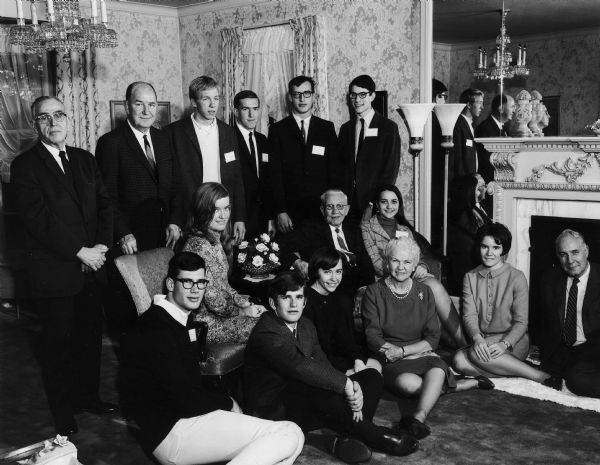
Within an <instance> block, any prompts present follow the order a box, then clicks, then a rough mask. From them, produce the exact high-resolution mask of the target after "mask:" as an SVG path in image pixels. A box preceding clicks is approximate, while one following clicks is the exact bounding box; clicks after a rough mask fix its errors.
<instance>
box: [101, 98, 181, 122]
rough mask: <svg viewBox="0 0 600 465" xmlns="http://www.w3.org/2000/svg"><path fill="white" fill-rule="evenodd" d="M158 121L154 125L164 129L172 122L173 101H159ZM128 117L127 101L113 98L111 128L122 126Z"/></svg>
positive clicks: (111, 102) (111, 103)
mask: <svg viewBox="0 0 600 465" xmlns="http://www.w3.org/2000/svg"><path fill="white" fill-rule="evenodd" d="M157 103H158V107H157V109H156V121H154V124H153V126H154V127H155V128H157V129H162V128H164V127H165V126H167V125H168V124H170V123H171V102H157ZM125 119H127V112H126V111H125V101H123V100H111V101H110V128H111V129H114V128H116V127H117V126H120V125H121V124H122V123H124V122H125Z"/></svg>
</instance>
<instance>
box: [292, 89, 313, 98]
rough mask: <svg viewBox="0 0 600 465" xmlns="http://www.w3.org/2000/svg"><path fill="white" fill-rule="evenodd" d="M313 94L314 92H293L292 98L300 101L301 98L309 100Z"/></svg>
mask: <svg viewBox="0 0 600 465" xmlns="http://www.w3.org/2000/svg"><path fill="white" fill-rule="evenodd" d="M312 94H314V92H313V91H312V90H305V91H304V92H292V98H293V99H296V100H300V97H304V98H308V97H310V96H311V95H312Z"/></svg>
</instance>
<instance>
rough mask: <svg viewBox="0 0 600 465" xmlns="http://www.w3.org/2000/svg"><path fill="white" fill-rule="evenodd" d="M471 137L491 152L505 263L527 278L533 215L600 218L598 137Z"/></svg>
mask: <svg viewBox="0 0 600 465" xmlns="http://www.w3.org/2000/svg"><path fill="white" fill-rule="evenodd" d="M476 141H477V142H480V143H482V144H483V145H484V147H485V149H486V150H487V151H488V152H490V153H491V155H490V161H491V163H492V165H493V166H494V170H495V174H494V180H495V186H494V220H495V221H498V222H501V223H504V224H506V225H507V226H508V227H509V229H510V230H511V231H512V233H513V250H511V252H510V255H509V261H510V262H511V263H512V264H513V265H515V266H517V267H518V268H520V269H521V270H523V271H524V272H525V275H526V276H528V275H529V227H530V225H531V216H532V215H541V216H561V217H569V218H600V137H530V138H507V137H503V138H479V139H476ZM549 252H551V251H549Z"/></svg>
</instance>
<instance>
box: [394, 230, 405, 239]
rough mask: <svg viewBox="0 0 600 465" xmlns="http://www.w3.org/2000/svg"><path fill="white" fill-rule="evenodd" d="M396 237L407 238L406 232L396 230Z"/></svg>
mask: <svg viewBox="0 0 600 465" xmlns="http://www.w3.org/2000/svg"><path fill="white" fill-rule="evenodd" d="M398 237H408V232H407V231H401V230H398V229H396V238H398Z"/></svg>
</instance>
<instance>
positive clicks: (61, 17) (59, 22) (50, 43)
mask: <svg viewBox="0 0 600 465" xmlns="http://www.w3.org/2000/svg"><path fill="white" fill-rule="evenodd" d="M15 1H16V3H17V25H16V26H12V27H11V28H10V32H9V38H8V40H9V43H10V44H11V45H22V46H23V47H24V48H25V51H26V52H31V53H40V52H46V51H50V50H56V51H57V52H60V53H65V59H67V60H68V53H66V52H69V51H74V52H78V51H79V52H81V51H84V50H85V49H87V48H88V47H102V48H105V47H116V46H117V33H116V32H115V31H114V30H113V29H109V28H108V27H107V23H108V18H107V14H106V0H90V1H91V17H90V19H87V18H82V17H81V16H80V12H79V0H46V15H47V21H45V22H42V23H41V24H40V22H38V14H37V6H36V2H35V0H31V24H25V17H24V15H23V0H15ZM25 1H26V0H25ZM98 2H99V3H100V21H98Z"/></svg>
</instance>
